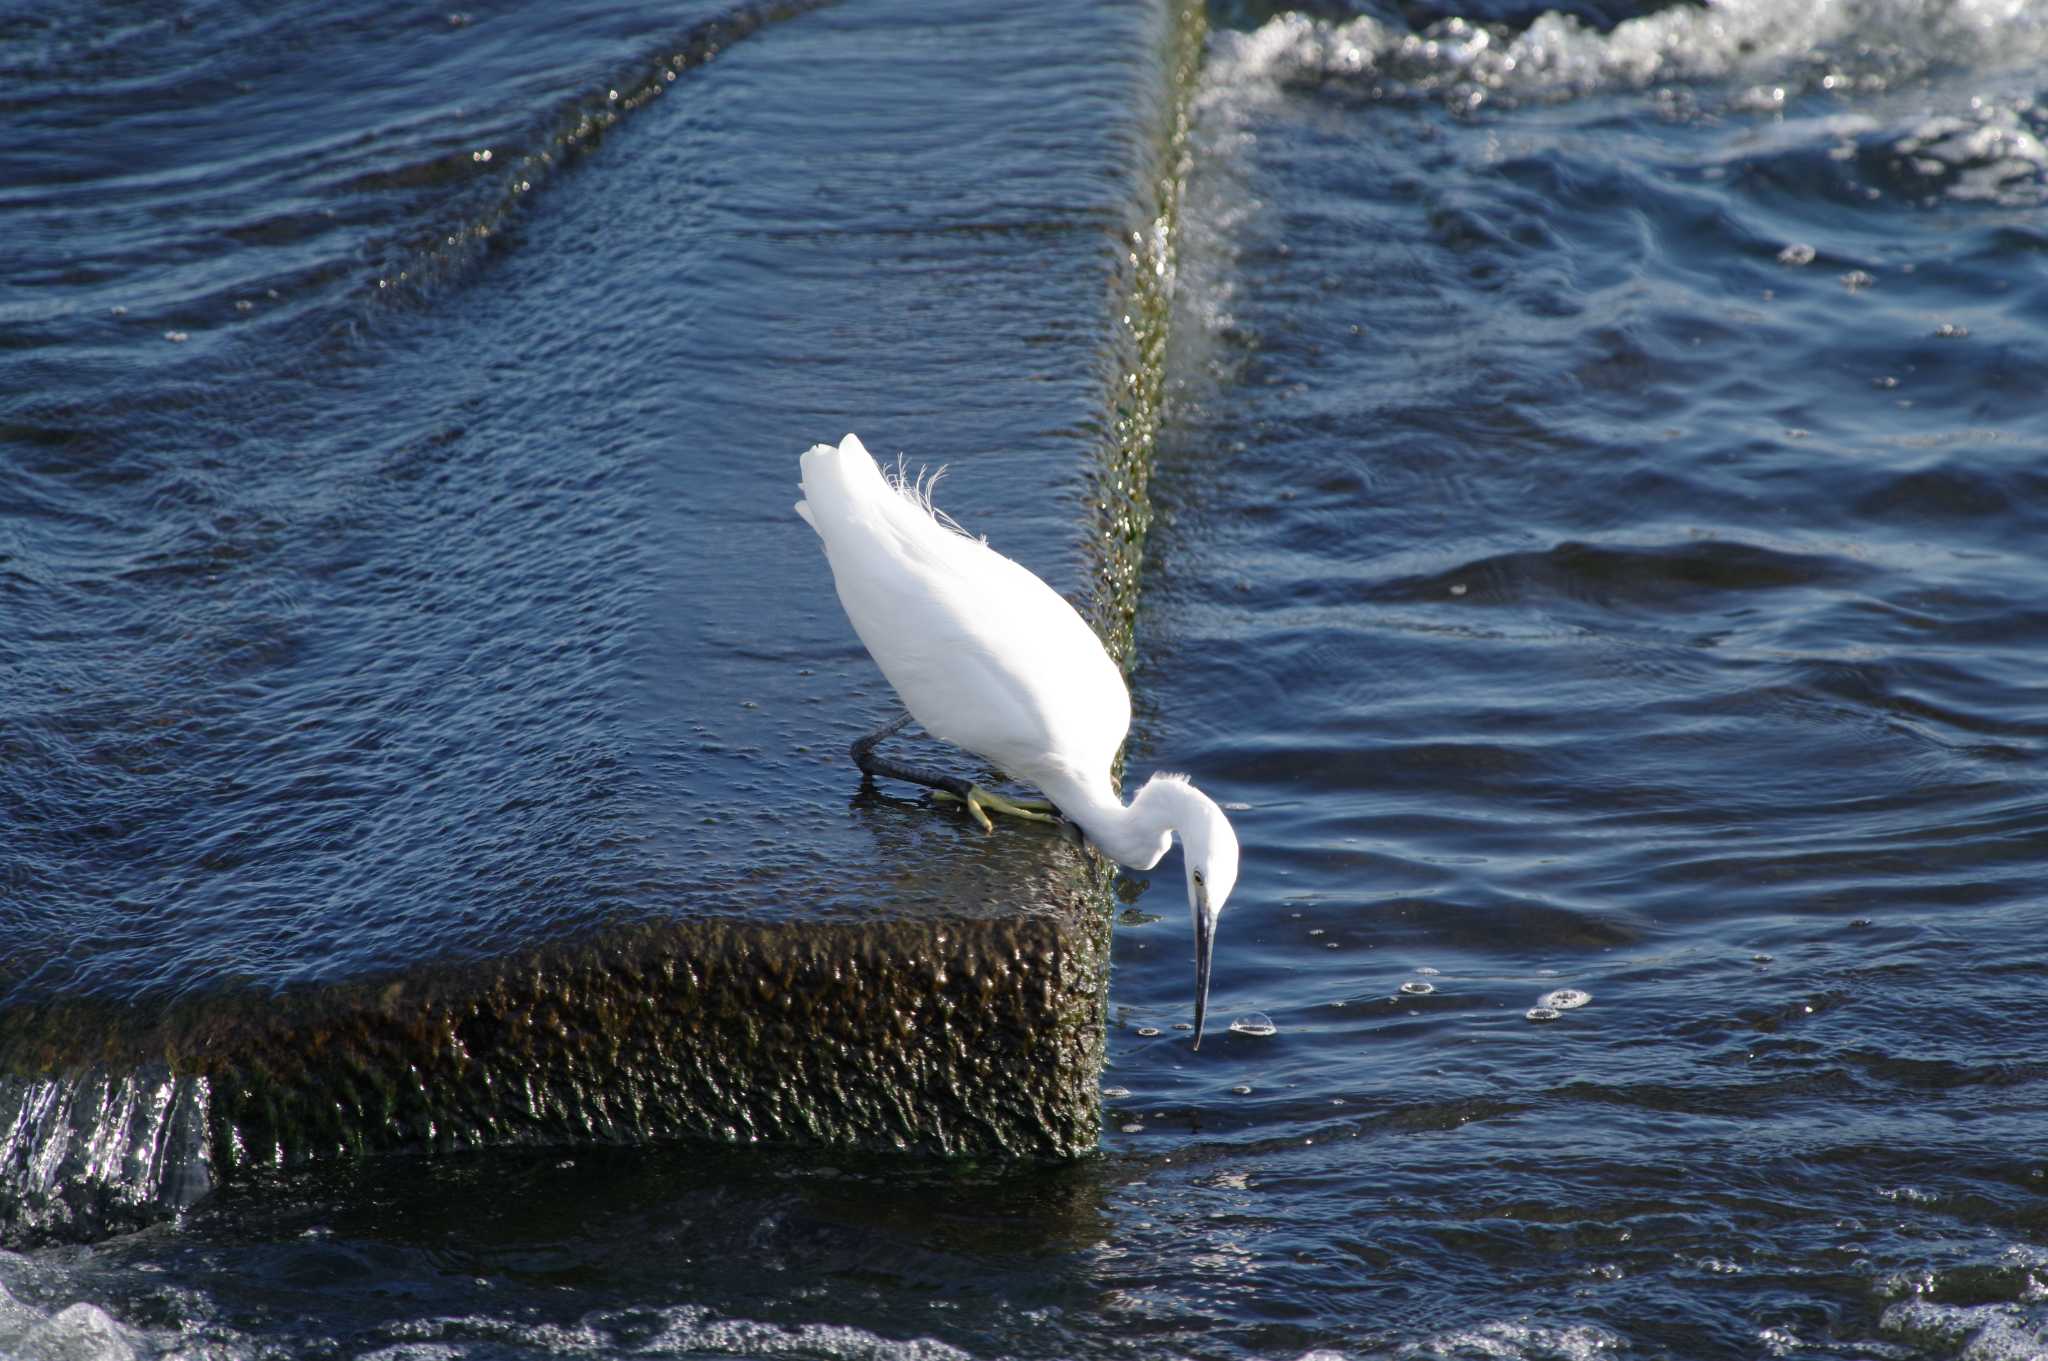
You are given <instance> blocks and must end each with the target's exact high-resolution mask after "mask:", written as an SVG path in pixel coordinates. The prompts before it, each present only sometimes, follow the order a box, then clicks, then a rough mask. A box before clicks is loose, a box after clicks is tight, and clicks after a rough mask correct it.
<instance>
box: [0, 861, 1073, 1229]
mask: <svg viewBox="0 0 2048 1361" xmlns="http://www.w3.org/2000/svg"><path fill="white" fill-rule="evenodd" d="M1061 857H1062V858H1063V859H1066V860H1068V861H1069V862H1070V863H1069V870H1070V871H1071V873H1070V876H1069V877H1070V879H1071V881H1072V883H1071V887H1072V890H1073V891H1072V893H1071V896H1069V897H1068V898H1067V900H1066V902H1065V903H1064V904H1062V905H1061V906H1060V908H1059V909H1058V910H1056V911H1050V912H1046V911H1038V912H1031V913H1020V914H1017V915H1014V916H1009V917H1004V918H999V919H988V918H963V919H955V920H922V921H901V922H875V923H858V924H844V925H836V924H819V923H803V922H789V923H774V924H766V925H752V924H748V923H744V922H731V921H712V922H685V923H664V924H658V925H654V924H650V925H640V926H633V927H627V928H621V929H615V930H610V931H606V932H604V933H602V934H601V935H599V936H596V937H593V938H591V939H588V940H583V941H577V942H570V943H564V944H559V945H549V946H543V947H540V948H537V949H532V950H528V951H525V952H522V953H520V954H519V955H517V956H515V957H512V958H507V959H503V960H493V961H488V962H483V963H474V964H464V965H452V966H433V965H430V966H425V967H422V968H420V969H417V970H414V971H411V972H409V973H407V974H405V975H404V976H402V977H394V978H388V979H383V980H376V981H366V982H362V983H351V984H347V985H341V986H333V987H323V988H312V989H303V990H292V991H287V992H285V993H282V994H279V995H276V996H258V995H254V994H233V993H230V994H225V995H216V996H210V997H207V998H205V999H204V1000H203V1001H198V1002H189V1003H183V1004H180V1005H177V1006H174V1007H172V1008H171V1009H170V1010H169V1011H168V1012H167V1013H165V1014H163V1015H162V1016H161V1017H160V1018H158V1019H155V1020H148V1019H146V1018H145V1016H144V1014H143V1013H142V1012H140V1011H139V1010H136V1009H133V1008H126V1007H108V1006H101V1005H93V1004H84V1003H55V1004H48V1005H43V1006H36V1007H19V1008H14V1009H11V1010H10V1011H8V1012H6V1013H4V1014H0V1072H4V1073H6V1074H7V1075H8V1077H7V1078H5V1079H4V1080H0V1174H4V1175H5V1177H6V1180H7V1185H8V1193H7V1194H6V1195H5V1196H4V1197H0V1237H6V1238H8V1239H13V1240H20V1239H24V1238H33V1237H41V1236H46V1235H58V1234H61V1235H62V1236H73V1235H75V1234H78V1233H80V1232H83V1233H85V1234H87V1235H90V1234H93V1233H99V1232H106V1231H109V1230H112V1229H116V1228H121V1227H131V1226H133V1225H134V1224H136V1223H140V1222H145V1221H146V1220H147V1219H149V1218H150V1217H152V1216H153V1215H154V1214H157V1213H161V1212H163V1211H164V1210H170V1209H176V1208H180V1207H181V1206H182V1205H185V1204H189V1203H191V1201H192V1200H194V1199H196V1198H197V1196H198V1195H200V1194H203V1193H204V1192H205V1191H206V1190H207V1189H209V1188H210V1187H211V1186H213V1185H215V1184H218V1183H219V1182H220V1181H222V1180H224V1179H229V1178H232V1177H234V1176H236V1175H237V1174H239V1173H244V1172H248V1171H252V1170H265V1169H283V1168H292V1167H298V1166H302V1165H305V1164H307V1163H309V1162H313V1161H316V1160H320V1159H326V1158H332V1157H337V1156H343V1157H346V1156H356V1155H362V1154H368V1153H382V1152H449V1151H456V1150H464V1149H476V1148H484V1147H491V1146H504V1145H509V1146H526V1147H535V1146H540V1147H551V1146H562V1147H570V1146H576V1145H580V1144H589V1143H642V1142H649V1141H658V1140H693V1139H694V1140H710V1141H717V1142H725V1143H755V1142H759V1143H765V1144H781V1145H788V1144H812V1145H821V1146H827V1147H840V1148H857V1149H872V1150H902V1151H911V1152H919V1153H929V1154H946V1155H996V1156H1006V1157H1024V1158H1065V1157H1073V1156H1076V1155H1079V1154H1082V1153H1085V1152H1088V1151H1090V1150H1092V1149H1093V1148H1094V1146H1095V1142H1096V1138H1097V1135H1098V1133H1099V1120H1100V1115H1099V1110H1100V1107H1099V1103H1098V1099H1097V1093H1096V1090H1095V1082H1096V1076H1097V1074H1098V1073H1099V1072H1100V1071H1101V1067H1102V1048H1103V1035H1104V1021H1105V1005H1106V980H1107V974H1108V947H1109V923H1108V919H1107V917H1106V916H1105V915H1104V914H1103V913H1102V912H1101V910H1100V907H1099V905H1098V900H1097V896H1096V893H1095V892H1094V891H1093V890H1091V889H1090V887H1089V882H1088V881H1089V878H1090V876H1089V874H1088V872H1087V871H1086V870H1085V869H1084V868H1083V867H1081V866H1079V865H1078V864H1075V863H1073V861H1074V860H1075V857H1074V856H1073V854H1072V853H1071V852H1068V851H1062V852H1061Z"/></svg>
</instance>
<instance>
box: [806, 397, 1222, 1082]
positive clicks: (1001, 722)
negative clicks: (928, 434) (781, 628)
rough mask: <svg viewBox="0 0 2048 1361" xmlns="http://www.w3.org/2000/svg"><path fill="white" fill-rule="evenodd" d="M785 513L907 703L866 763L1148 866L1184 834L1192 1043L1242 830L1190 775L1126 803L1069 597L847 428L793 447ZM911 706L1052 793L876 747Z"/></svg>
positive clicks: (1104, 695)
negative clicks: (1076, 832) (918, 764)
mask: <svg viewBox="0 0 2048 1361" xmlns="http://www.w3.org/2000/svg"><path fill="white" fill-rule="evenodd" d="M802 468H803V493H804V499H803V500H801V501H799V502H797V504H796V513H797V514H799V515H801V516H803V517H804V520H805V522H806V523H808V524H809V525H810V527H811V528H812V529H815V530H816V531H818V537H819V538H820V539H822V540H824V542H825V558H826V561H828V562H829V563H830V564H831V565H832V580H833V583H834V584H835V585H836V586H837V587H838V589H839V603H840V604H841V605H843V606H845V607H846V617H847V618H848V619H849V620H851V621H852V623H853V630H854V632H855V633H858V634H859V635H860V640H861V642H863V643H865V644H866V645H867V649H868V652H869V653H870V654H871V655H872V656H873V657H874V659H875V662H876V664H877V665H879V666H880V667H881V668H882V674H883V675H884V676H887V677H888V678H889V684H890V685H892V686H894V687H895V689H896V694H897V696H898V697H899V698H900V699H901V700H902V701H903V707H904V708H906V709H908V710H909V711H910V712H909V713H908V714H906V715H904V716H903V717H901V718H898V719H897V720H896V721H895V722H893V723H890V724H889V725H887V726H886V727H884V728H882V729H881V730H880V731H878V732H874V733H871V734H869V735H868V736H866V737H863V738H861V739H860V741H858V742H856V743H854V744H853V759H854V761H855V763H856V764H858V765H859V766H860V768H861V771H862V773H863V774H866V775H869V776H873V775H888V776H891V777H893V778H896V779H903V780H910V781H913V782H915V783H917V784H922V785H928V786H930V787H931V788H933V789H936V790H939V791H941V797H951V798H954V799H957V800H959V801H960V802H961V803H963V804H965V805H966V806H967V811H968V812H969V813H970V814H972V815H973V817H974V819H975V821H976V822H978V823H980V824H981V826H982V829H983V830H984V831H988V830H991V829H992V824H991V823H990V822H989V820H988V813H987V811H985V810H989V809H993V810H994V811H996V812H999V813H1005V814H1009V815H1012V816H1017V817H1035V818H1044V819H1047V820H1050V819H1049V817H1048V814H1047V812H1046V810H1047V809H1057V810H1058V811H1059V812H1060V813H1062V814H1064V815H1065V816H1066V817H1068V818H1069V819H1071V820H1072V821H1073V822H1074V823H1076V824H1077V825H1078V826H1079V827H1080V828H1081V830H1082V832H1084V833H1085V834H1086V835H1087V837H1088V840H1089V841H1091V842H1093V843H1094V844H1095V846H1096V848H1097V849H1099V850H1100V851H1101V852H1102V853H1103V854H1104V855H1107V856H1108V857H1109V858H1110V859H1112V860H1114V861H1116V862H1118V863H1119V864H1124V865H1129V866H1130V867H1131V868H1133V869H1140V870H1149V869H1151V868H1152V867H1153V866H1154V865H1156V864H1158V863H1159V861H1160V859H1161V857H1163V856H1164V855H1165V854H1166V852H1167V849H1168V848H1169V847H1170V846H1171V845H1172V844H1173V837H1174V834H1175V833H1178V834H1179V835H1180V840H1181V858H1182V860H1183V861H1184V862H1185V864H1186V873H1187V885H1188V910H1189V912H1190V914H1191V915H1192V916H1193V918H1194V924H1195V1047H1196V1048H1198V1049H1199V1048H1200V1047H1201V1044H1202V1021H1203V1017H1204V1015H1205V1014H1206V1013H1207V1011H1208V1009H1209V966H1210V960H1211V957H1212V955H1213V953H1214V950H1215V945H1216V919H1217V917H1218V916H1220V915H1221V914H1222V912H1223V904H1224V901H1225V900H1226V899H1228V898H1229V897H1230V890H1231V888H1232V887H1233V886H1235V885H1236V883H1237V833H1236V832H1234V831H1232V830H1231V827H1230V819H1228V818H1226V817H1224V816H1223V810H1222V809H1221V808H1218V807H1217V806H1216V804H1215V802H1214V801H1213V800H1211V799H1210V798H1209V797H1208V796H1207V795H1206V794H1204V793H1202V792H1201V791H1200V790H1199V789H1196V788H1195V787H1194V786H1193V785H1191V784H1189V783H1188V782H1187V779H1186V777H1185V776H1180V775H1165V774H1160V775H1154V776H1153V777H1152V778H1151V779H1150V780H1148V781H1146V783H1145V787H1144V788H1143V789H1140V790H1139V791H1138V794H1137V797H1136V798H1134V799H1132V800H1131V802H1130V804H1129V805H1128V806H1126V805H1125V804H1124V803H1123V802H1122V801H1121V800H1120V799H1118V797H1117V794H1116V788H1115V786H1114V785H1112V784H1111V783H1110V775H1109V771H1110V765H1111V763H1112V762H1113V761H1115V759H1116V753H1117V748H1118V747H1119V746H1121V745H1122V744H1123V740H1124V733H1125V732H1126V731H1127V730H1128V729H1129V728H1130V726H1131V696H1130V692H1129V691H1128V690H1126V689H1125V688H1124V678H1123V673H1122V672H1121V671H1119V670H1118V669H1117V665H1116V663H1115V662H1113V661H1111V660H1110V659H1109V654H1108V653H1106V652H1104V651H1103V650H1102V642H1101V640H1100V639H1098V638H1097V637H1096V636H1095V632H1094V630H1093V629H1090V628H1089V627H1088V625H1087V622H1086V621H1084V620H1083V619H1082V618H1081V616H1080V615H1079V614H1078V613H1076V612H1075V610H1074V607H1073V606H1072V605H1069V604H1068V603H1067V602H1066V601H1065V600H1064V599H1062V598H1061V597H1060V595H1059V593H1058V592H1056V591H1054V590H1053V589H1052V587H1050V586H1048V585H1046V584H1045V583H1044V582H1043V581H1040V580H1039V579H1038V578H1037V577H1035V576H1033V575H1032V574H1031V573H1030V572H1029V571H1027V570H1025V569H1024V568H1022V567H1020V566H1018V565H1017V564H1016V563H1014V562H1012V561H1010V560H1009V559H1008V558H1006V557H1004V556H1003V555H1002V554H1000V553H998V552H996V551H995V550H994V549H992V548H990V547H989V546H988V544H987V543H985V542H983V541H982V540H980V539H973V538H969V537H968V536H967V535H966V534H965V533H963V532H962V531H961V530H960V529H959V527H958V526H956V525H954V524H953V523H952V522H951V521H950V520H946V519H942V518H941V517H940V516H939V514H938V512H937V511H935V510H934V509H933V508H932V504H931V494H930V489H929V487H928V486H923V485H919V484H917V483H910V482H906V481H905V480H904V479H903V478H902V477H901V476H900V475H899V477H898V478H897V480H896V481H894V482H891V481H890V480H889V479H888V478H886V477H884V476H883V475H882V470H881V469H880V468H879V467H877V466H876V465H875V460H874V459H873V458H871V457H870V456H869V455H868V451H867V450H866V449H865V448H863V447H862V446H861V442H860V441H859V440H858V439H856V438H855V437H854V436H852V435H848V436H847V437H846V438H845V439H844V440H842V441H841V442H840V444H839V447H838V448H836V449H835V448H833V447H832V446H831V445H829V444H819V445H814V446H812V448H811V449H810V450H809V451H808V452H806V453H805V454H804V456H803V458H802ZM912 718H915V719H916V720H917V721H918V722H919V723H920V724H922V725H923V726H924V730H925V731H926V732H928V733H930V734H931V735H932V736H933V737H936V738H938V739H939V740H940V741H942V742H950V743H952V744H953V745H954V746H956V747H960V748H963V749H965V750H967V751H971V752H973V753H975V754H976V755H978V756H980V757H982V758H983V759H985V760H987V761H988V762H989V763H990V764H992V765H994V766H995V767H996V768H997V769H998V770H1001V771H1003V772H1005V773H1007V774H1009V775H1013V776H1016V777H1018V778H1020V779H1023V780H1026V781H1028V782H1030V783H1031V784H1034V785H1036V786H1037V787H1038V788H1039V789H1040V790H1042V791H1043V792H1044V793H1045V794H1046V795H1047V796H1048V797H1049V798H1050V800H1051V803H1050V804H1039V805H1037V806H1036V807H1034V806H1031V805H1026V804H1018V803H1013V802H1011V801H1010V800H1008V799H1005V798H1002V797H1001V796H1000V795H996V794H991V793H990V792H989V791H987V790H985V789H983V788H981V787H980V786H979V785H976V784H972V783H970V782H969V781H967V780H963V779H959V778H956V777H952V776H945V775H934V774H931V773H929V772H926V771H922V770H917V769H914V768H912V767H909V766H904V765H899V764H896V763H894V762H891V761H886V760H883V759H882V758H880V757H877V756H876V755H875V754H874V748H875V744H876V743H877V742H879V741H880V740H881V739H882V738H884V737H888V736H890V735H891V734H893V733H895V732H897V731H900V730H901V729H902V728H903V726H904V725H905V724H907V723H908V722H909V721H910V720H911V719H912Z"/></svg>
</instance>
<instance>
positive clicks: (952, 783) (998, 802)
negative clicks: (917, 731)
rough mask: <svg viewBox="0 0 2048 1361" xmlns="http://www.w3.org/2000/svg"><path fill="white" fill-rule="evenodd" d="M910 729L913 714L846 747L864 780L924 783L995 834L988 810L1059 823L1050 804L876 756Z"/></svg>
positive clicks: (1038, 820)
mask: <svg viewBox="0 0 2048 1361" xmlns="http://www.w3.org/2000/svg"><path fill="white" fill-rule="evenodd" d="M909 726H910V715H909V714H907V713H906V714H903V715H901V716H900V717H898V718H896V719H894V720H892V721H890V722H888V723H885V724H883V725H882V726H881V727H879V728H877V729H875V730H874V731H873V732H871V733H869V734H868V735H867V736H865V737H863V738H861V739H860V740H859V741H857V742H855V743H854V744H853V745H852V746H851V747H849V748H847V752H848V754H849V755H851V756H852V757H853V763H854V764H855V765H857V766H859V767H860V773H861V778H862V779H863V780H868V781H872V780H873V779H874V778H875V777H876V776H877V775H886V776H887V777H888V778H890V779H892V780H903V781H905V782H907V783H909V784H921V785H923V786H924V787H925V788H927V789H933V790H937V791H938V794H939V797H940V798H950V799H955V800H957V801H958V802H959V803H960V804H961V805H962V806H963V807H965V808H966V809H967V813H968V816H970V817H972V818H973V819H974V820H975V821H976V822H978V823H980V824H981V830H983V831H984V832H992V831H994V830H995V825H994V824H993V823H991V822H990V821H989V820H988V812H987V811H986V810H989V809H993V810H995V811H996V812H998V813H1007V814H1009V815H1010V816H1011V817H1016V818H1026V819H1029V820H1031V821H1033V822H1057V821H1059V818H1058V816H1057V810H1055V809H1054V808H1053V806H1052V805H1051V804H1049V803H1045V802H1043V801H1039V800H1034V801H1032V802H1030V803H1013V802H1011V801H1010V800H1009V799H1006V798H1004V797H1002V796H1001V795H1000V794H991V793H990V792H989V791H988V790H986V789H983V788H982V787H981V786H980V785H978V784H975V783H974V782H973V781H972V780H963V779H961V778H960V777H959V776H958V775H944V774H941V773H940V772H938V771H936V770H927V769H925V768H924V767H922V766H909V765H904V764H903V763H902V762H900V761H892V760H889V759H888V758H886V757H882V756H877V755H875V744H876V743H878V742H880V741H881V740H882V739H883V738H885V737H894V736H895V735H896V734H897V733H899V732H902V731H903V730H904V729H905V728H907V727H909Z"/></svg>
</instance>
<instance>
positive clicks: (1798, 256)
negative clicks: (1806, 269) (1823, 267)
mask: <svg viewBox="0 0 2048 1361" xmlns="http://www.w3.org/2000/svg"><path fill="white" fill-rule="evenodd" d="M1817 254H1819V252H1818V251H1816V250H1814V248H1813V247H1812V246H1809V245H1807V244H1806V243H1805V242H1804V241H1794V242H1793V243H1792V244H1791V245H1789V246H1787V247H1785V249H1783V250H1781V251H1779V252H1778V263H1779V264H1781V265H1792V266H1795V267H1796V266H1799V265H1810V264H1812V263H1813V257H1814V256H1815V255H1817Z"/></svg>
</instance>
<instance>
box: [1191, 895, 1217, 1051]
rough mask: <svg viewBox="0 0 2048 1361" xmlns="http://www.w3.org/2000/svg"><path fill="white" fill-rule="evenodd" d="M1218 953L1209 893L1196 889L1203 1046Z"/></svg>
mask: <svg viewBox="0 0 2048 1361" xmlns="http://www.w3.org/2000/svg"><path fill="white" fill-rule="evenodd" d="M1215 955H1216V928H1215V926H1214V925H1213V924H1212V919H1211V918H1210V916H1209V894H1208V891H1207V890H1206V889H1197V890H1196V891H1195V1043H1194V1047H1195V1048H1196V1049H1200V1048H1201V1047H1202V1020H1203V1018H1204V1017H1206V1016H1207V1015H1208V1014H1209V963H1210V961H1211V960H1212V959H1214V958H1215Z"/></svg>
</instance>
